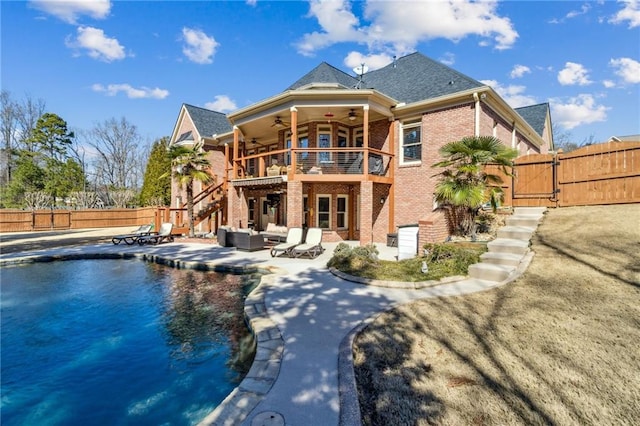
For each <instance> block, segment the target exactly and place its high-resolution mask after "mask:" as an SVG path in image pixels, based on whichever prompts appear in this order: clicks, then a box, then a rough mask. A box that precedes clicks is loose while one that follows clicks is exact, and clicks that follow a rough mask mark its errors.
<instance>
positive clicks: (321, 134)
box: [318, 127, 331, 163]
mask: <svg viewBox="0 0 640 426" xmlns="http://www.w3.org/2000/svg"><path fill="white" fill-rule="evenodd" d="M318 148H331V128H330V127H321V128H319V129H318ZM318 161H319V162H320V163H329V162H331V152H319V153H318Z"/></svg>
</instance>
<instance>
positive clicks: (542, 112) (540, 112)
mask: <svg viewBox="0 0 640 426" xmlns="http://www.w3.org/2000/svg"><path fill="white" fill-rule="evenodd" d="M515 111H516V112H517V113H518V114H520V117H522V118H524V121H526V122H527V123H529V125H530V126H531V127H532V128H533V130H535V131H536V133H538V134H539V135H540V136H542V133H543V132H544V123H545V122H546V120H547V113H548V112H549V104H548V103H542V104H537V105H529V106H526V107H521V108H515Z"/></svg>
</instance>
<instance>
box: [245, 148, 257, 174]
mask: <svg viewBox="0 0 640 426" xmlns="http://www.w3.org/2000/svg"><path fill="white" fill-rule="evenodd" d="M255 153H256V152H255V151H254V150H253V149H252V150H249V151H247V156H251V155H254V154H255ZM247 174H248V175H252V176H255V175H256V159H255V158H250V159H248V160H247Z"/></svg>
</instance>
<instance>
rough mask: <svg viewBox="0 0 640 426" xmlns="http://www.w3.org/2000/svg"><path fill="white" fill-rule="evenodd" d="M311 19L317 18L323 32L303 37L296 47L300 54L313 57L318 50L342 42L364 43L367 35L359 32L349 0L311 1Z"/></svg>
mask: <svg viewBox="0 0 640 426" xmlns="http://www.w3.org/2000/svg"><path fill="white" fill-rule="evenodd" d="M309 4H310V6H309V14H308V16H309V17H315V18H316V19H317V20H318V24H320V26H321V27H322V29H323V31H322V32H317V31H314V32H312V33H308V34H305V35H304V36H302V40H301V41H299V42H298V43H297V44H296V45H297V48H298V53H301V54H302V55H305V56H313V54H314V53H315V51H316V50H318V49H322V48H324V47H327V46H330V45H332V44H335V43H340V42H349V41H355V42H364V41H365V40H366V34H364V33H363V32H361V31H359V30H358V29H357V26H358V24H359V21H358V18H356V16H355V15H354V14H353V13H352V12H351V9H350V7H351V3H350V2H349V1H347V0H337V1H334V0H328V1H327V0H311V1H310V2H309Z"/></svg>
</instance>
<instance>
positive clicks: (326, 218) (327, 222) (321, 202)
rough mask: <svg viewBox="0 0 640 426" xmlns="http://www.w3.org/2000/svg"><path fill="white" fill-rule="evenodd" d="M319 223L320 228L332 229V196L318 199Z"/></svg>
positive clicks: (319, 196) (320, 196)
mask: <svg viewBox="0 0 640 426" xmlns="http://www.w3.org/2000/svg"><path fill="white" fill-rule="evenodd" d="M316 211H317V213H316V214H317V223H318V228H323V229H330V228H331V196H330V195H318V198H317V205H316Z"/></svg>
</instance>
